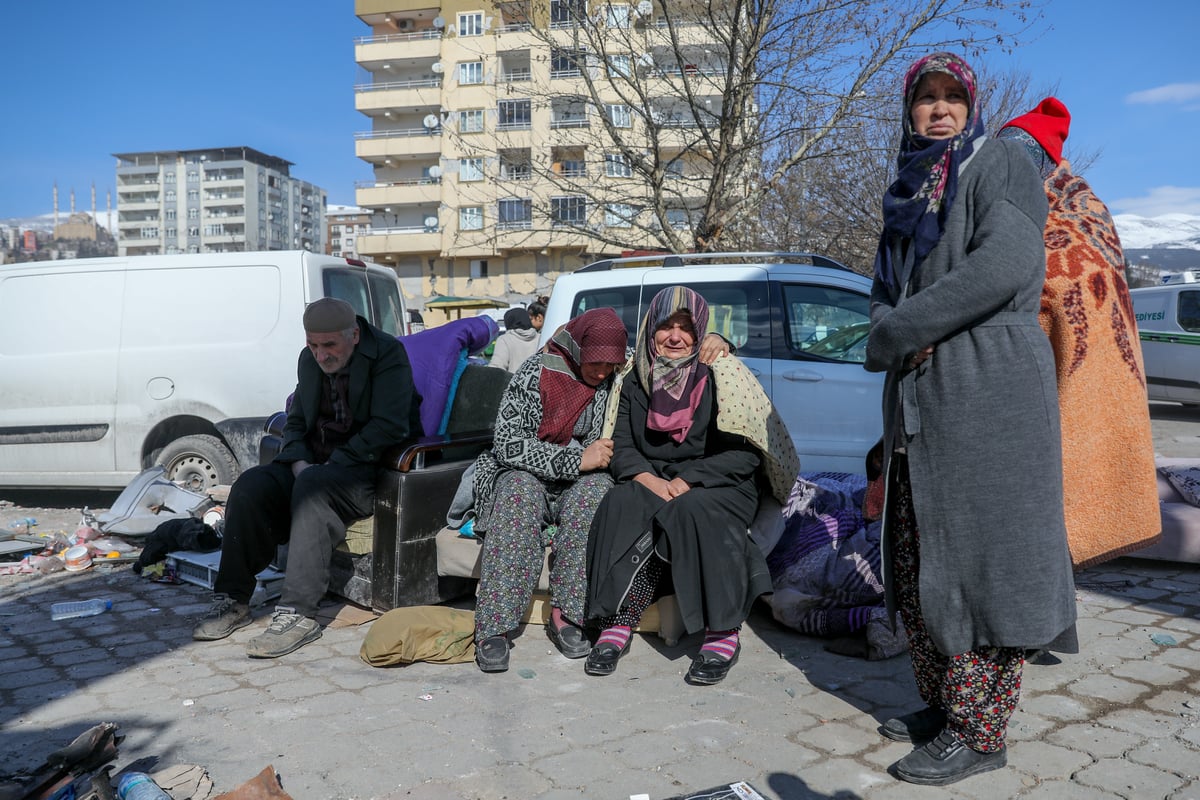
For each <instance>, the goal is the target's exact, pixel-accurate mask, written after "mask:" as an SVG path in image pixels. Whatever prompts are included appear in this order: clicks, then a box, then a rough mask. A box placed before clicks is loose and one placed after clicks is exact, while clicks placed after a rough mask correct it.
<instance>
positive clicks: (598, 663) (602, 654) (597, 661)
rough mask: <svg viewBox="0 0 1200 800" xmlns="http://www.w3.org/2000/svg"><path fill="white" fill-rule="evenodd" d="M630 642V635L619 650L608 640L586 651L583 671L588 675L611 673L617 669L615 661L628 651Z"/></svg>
mask: <svg viewBox="0 0 1200 800" xmlns="http://www.w3.org/2000/svg"><path fill="white" fill-rule="evenodd" d="M631 644H633V636H632V635H631V636H630V637H629V640H628V641H626V642H625V646H624V647H622V648H621V649H620V650H618V649H617V646H616V645H614V644H612V643H610V642H604V643H603V644H598V645H596V646H595V647H593V648H592V649H591V650H590V651H589V652H588V654H587V661H585V662H584V664H583V671H584V672H585V673H587V674H588V675H598V676H603V675H612V674H613V673H614V672H616V671H617V662H618V661H620V660H621V656H623V655H625V654H626V653H628V652H629V646H630V645H631Z"/></svg>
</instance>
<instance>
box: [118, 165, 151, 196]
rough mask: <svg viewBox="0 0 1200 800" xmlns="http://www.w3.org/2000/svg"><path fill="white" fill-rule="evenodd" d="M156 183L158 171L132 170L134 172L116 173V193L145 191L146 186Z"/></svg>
mask: <svg viewBox="0 0 1200 800" xmlns="http://www.w3.org/2000/svg"><path fill="white" fill-rule="evenodd" d="M157 185H158V171H157V170H155V171H152V172H146V171H140V172H134V173H121V172H118V173H117V194H118V195H119V194H121V193H122V192H140V191H145V187H147V186H157Z"/></svg>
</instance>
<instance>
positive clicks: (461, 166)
mask: <svg viewBox="0 0 1200 800" xmlns="http://www.w3.org/2000/svg"><path fill="white" fill-rule="evenodd" d="M458 180H459V181H460V182H462V183H466V182H468V181H481V180H483V159H482V158H460V159H459V160H458Z"/></svg>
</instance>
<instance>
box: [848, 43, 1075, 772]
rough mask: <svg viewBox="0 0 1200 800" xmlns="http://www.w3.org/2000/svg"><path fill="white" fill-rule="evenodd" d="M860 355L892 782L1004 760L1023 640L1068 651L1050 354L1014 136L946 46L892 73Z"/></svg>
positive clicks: (1067, 586) (1030, 200)
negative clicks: (895, 751) (911, 707)
mask: <svg viewBox="0 0 1200 800" xmlns="http://www.w3.org/2000/svg"><path fill="white" fill-rule="evenodd" d="M903 103H904V105H903V118H902V131H901V138H900V149H899V155H898V158H897V165H898V176H897V178H896V181H895V182H894V183H892V185H891V186H890V187H889V188H888V190H887V192H886V194H885V195H884V198H883V220H884V229H883V232H882V234H881V236H880V242H879V249H878V251H877V253H876V259H875V278H874V283H873V286H872V291H871V332H870V336H869V338H868V342H867V357H866V363H865V366H866V368H867V369H868V370H871V371H874V372H886V373H887V376H886V378H885V382H884V391H883V423H884V442H885V447H884V458H885V459H886V461H885V464H884V474H885V476H887V480H888V489H887V505H886V508H885V513H884V530H883V553H884V556H883V564H882V567H883V570H884V579H885V593H886V599H887V603H888V608H889V610H897V609H898V611H899V614H900V618H901V619H902V620H903V622H904V627H905V629H906V631H907V633H908V638H909V642H910V653H911V656H912V665H913V673H914V676H915V678H916V684H917V690H918V692H919V693H920V696H921V699H922V700H923V701H924V702H925V707H924V708H922V709H920V710H918V711H915V712H912V713H909V714H905V715H903V716H900V717H896V718H893V719H889V720H887V721H886V722H884V723H883V725H882V727H881V729H880V732H881V733H882V734H883V735H884V736H887V737H888V738H891V739H895V740H899V741H907V742H912V743H913V744H914V745H916V746H917V747H916V749H915V750H914V751H913V752H912V753H910V754H909V755H907V756H905V757H904V758H902V759H900V761H898V762H897V763H896V764H894V765H892V768H891V769H892V770H893V771H894V773H895V775H896V776H897V777H899V778H900V779H902V780H904V781H908V782H910V783H917V784H926V785H937V786H940V785H945V784H949V783H953V782H955V781H958V780H961V779H962V778H965V777H967V776H969V775H974V774H977V773H981V772H986V771H988V770H993V769H998V768H1000V767H1003V766H1004V765H1005V764H1006V763H1007V749H1006V736H1007V729H1008V722H1009V719H1010V717H1011V716H1012V713H1013V711H1014V710H1015V709H1016V705H1017V702H1018V699H1019V697H1020V688H1021V674H1022V669H1023V666H1024V654H1025V651H1026V650H1028V649H1035V648H1038V647H1045V648H1047V649H1057V650H1060V651H1073V650H1075V649H1077V641H1076V635H1075V592H1074V589H1075V587H1074V580H1073V576H1072V571H1071V558H1070V554H1069V553H1068V550H1067V536H1066V528H1065V525H1064V522H1063V498H1062V457H1061V433H1060V430H1059V418H1058V405H1057V391H1056V388H1055V377H1054V353H1053V351H1052V350H1051V348H1050V343H1049V341H1048V340H1047V339H1046V336H1045V334H1044V333H1043V332H1042V330H1041V328H1040V327H1038V318H1037V314H1038V308H1039V304H1040V301H1041V292H1042V283H1043V278H1044V274H1045V265H1046V257H1045V250H1044V248H1043V245H1042V232H1043V229H1044V227H1045V222H1046V212H1047V205H1046V197H1045V194H1044V192H1043V190H1042V183H1041V179H1040V178H1039V176H1038V174H1037V171H1036V170H1035V169H1034V168H1033V165H1032V164H1031V162H1030V160H1029V158H1028V156H1026V155H1025V153H1024V152H1023V148H1022V147H1021V145H1019V144H1017V143H1016V142H1012V141H1009V140H991V139H988V138H987V137H986V136H985V134H984V127H983V120H982V119H981V117H980V113H979V103H978V95H977V93H976V84H975V75H974V73H973V72H972V70H971V68H970V66H969V65H968V64H967V63H966V62H965V61H963V59H961V58H959V57H958V56H956V55H953V54H951V53H934V54H932V55H929V56H926V57H924V58H922V59H920V60H918V61H916V62H915V63H914V64H913V65H912V66H911V67H910V68H909V70H908V72H907V75H906V77H905V81H904V94H903Z"/></svg>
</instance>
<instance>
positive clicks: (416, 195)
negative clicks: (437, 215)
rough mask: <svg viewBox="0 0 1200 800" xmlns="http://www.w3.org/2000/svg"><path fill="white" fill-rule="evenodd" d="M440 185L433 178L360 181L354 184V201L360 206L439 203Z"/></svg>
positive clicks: (379, 206) (375, 206) (440, 196)
mask: <svg viewBox="0 0 1200 800" xmlns="http://www.w3.org/2000/svg"><path fill="white" fill-rule="evenodd" d="M441 199H442V186H441V183H439V182H438V180H436V179H434V178H410V179H407V180H395V181H361V182H359V183H357V184H355V186H354V203H355V205H357V206H359V207H361V208H383V207H384V206H401V205H416V204H423V205H431V204H436V203H440V202H441Z"/></svg>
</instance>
